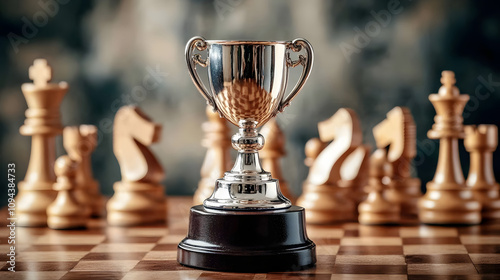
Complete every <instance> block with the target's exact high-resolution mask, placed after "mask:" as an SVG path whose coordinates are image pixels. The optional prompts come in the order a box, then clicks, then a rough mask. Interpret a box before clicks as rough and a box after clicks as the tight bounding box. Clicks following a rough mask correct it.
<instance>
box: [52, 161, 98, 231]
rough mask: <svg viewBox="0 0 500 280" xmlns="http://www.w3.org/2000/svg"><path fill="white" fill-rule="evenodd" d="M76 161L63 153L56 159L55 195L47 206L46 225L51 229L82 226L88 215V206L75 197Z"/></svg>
mask: <svg viewBox="0 0 500 280" xmlns="http://www.w3.org/2000/svg"><path fill="white" fill-rule="evenodd" d="M77 169H78V162H76V161H74V160H72V159H71V158H70V157H69V156H67V155H64V156H61V157H59V158H58V159H57V161H56V163H55V166H54V171H55V173H56V175H57V182H56V183H55V184H54V190H55V191H57V192H58V193H57V197H56V199H55V200H54V202H52V204H50V205H49V206H48V208H47V217H48V219H47V225H48V226H49V227H50V228H52V229H75V228H84V227H86V225H87V222H88V219H89V217H90V212H91V210H90V208H89V207H88V206H87V205H85V204H81V203H79V202H78V200H77V199H76V192H75V191H76V185H77V183H76V172H77Z"/></svg>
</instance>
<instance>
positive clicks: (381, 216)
mask: <svg viewBox="0 0 500 280" xmlns="http://www.w3.org/2000/svg"><path fill="white" fill-rule="evenodd" d="M387 167H388V162H387V157H386V151H385V149H377V150H376V151H375V152H374V153H373V155H372V156H371V157H370V179H369V181H368V186H367V190H368V197H367V198H366V200H365V201H363V202H361V203H360V204H359V206H358V212H359V217H358V220H359V223H360V224H364V225H381V224H393V223H397V222H398V221H399V218H400V216H399V213H400V207H399V204H396V203H392V202H389V201H387V200H386V199H385V197H384V195H383V192H384V189H386V186H387V185H386V184H385V183H384V180H386V179H388V178H387V177H386V174H387Z"/></svg>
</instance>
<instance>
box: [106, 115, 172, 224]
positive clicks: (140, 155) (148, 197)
mask: <svg viewBox="0 0 500 280" xmlns="http://www.w3.org/2000/svg"><path fill="white" fill-rule="evenodd" d="M160 135H161V125H160V124H157V123H154V122H153V121H151V120H150V119H149V118H148V117H147V116H146V115H145V114H144V113H143V112H142V111H141V110H140V109H139V108H137V107H134V106H124V107H122V108H120V110H118V112H117V113H116V116H115V121H114V124H113V151H114V154H115V156H116V158H117V160H118V163H119V164H120V171H121V175H122V180H121V181H119V182H116V183H115V184H114V185H113V189H114V191H115V193H114V195H113V196H112V197H111V198H110V199H109V201H108V203H107V204H106V209H107V212H108V216H107V220H108V224H110V225H113V226H134V225H141V224H148V223H156V222H162V221H165V219H166V215H167V201H166V197H165V191H164V188H163V186H162V185H161V184H160V182H161V180H162V179H163V177H164V176H165V172H164V171H163V168H162V167H161V165H160V163H159V162H158V160H157V159H156V157H155V156H154V155H153V153H152V152H151V151H150V150H149V148H148V146H149V145H151V144H153V143H155V142H158V141H159V140H160Z"/></svg>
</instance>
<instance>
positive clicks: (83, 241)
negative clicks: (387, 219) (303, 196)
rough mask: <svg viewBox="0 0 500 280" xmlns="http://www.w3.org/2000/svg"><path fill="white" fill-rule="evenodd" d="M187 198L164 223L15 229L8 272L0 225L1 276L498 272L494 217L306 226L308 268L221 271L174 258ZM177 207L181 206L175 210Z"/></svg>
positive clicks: (451, 275) (499, 236)
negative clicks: (466, 222) (311, 248)
mask: <svg viewBox="0 0 500 280" xmlns="http://www.w3.org/2000/svg"><path fill="white" fill-rule="evenodd" d="M190 201H191V200H190V198H171V199H170V201H169V205H170V207H172V208H171V209H170V212H169V213H170V216H169V221H168V226H165V225H151V226H141V227H131V228H127V227H107V226H106V223H105V222H104V221H103V220H102V219H101V220H95V221H93V222H92V223H91V226H90V227H89V229H87V230H82V231H79V230H67V231H56V230H51V229H47V228H18V229H17V232H16V234H17V236H16V238H17V240H16V245H17V251H16V253H17V255H16V272H15V273H13V272H9V271H7V268H8V264H6V261H7V256H6V253H7V252H8V250H9V246H8V245H7V239H6V236H7V235H8V234H9V232H8V231H7V230H5V229H3V228H0V234H1V235H0V240H1V241H2V243H1V245H0V259H1V260H2V261H3V266H2V267H1V269H0V279H51V280H52V279H125V280H131V279H141V280H142V279H162V280H165V279H238V280H244V279H257V280H258V279H328V280H330V279H500V221H493V222H490V223H486V224H482V225H478V226H471V227H438V226H426V225H419V224H418V223H413V224H409V225H405V226H364V225H359V224H357V223H345V224H336V225H331V226H308V228H307V230H308V235H309V237H310V238H311V239H312V240H313V241H314V242H315V243H316V246H317V247H316V248H317V250H316V252H317V264H316V266H315V267H313V268H310V269H307V270H304V271H294V272H281V273H269V274H252V273H248V274H247V273H222V272H214V271H203V270H196V269H192V268H188V267H185V266H182V265H180V264H179V263H178V262H177V260H176V258H177V244H178V243H179V242H180V241H181V240H182V239H183V238H184V237H185V234H186V232H187V219H188V213H189V207H190V206H191V205H190ZM179 209H182V211H181V210H179Z"/></svg>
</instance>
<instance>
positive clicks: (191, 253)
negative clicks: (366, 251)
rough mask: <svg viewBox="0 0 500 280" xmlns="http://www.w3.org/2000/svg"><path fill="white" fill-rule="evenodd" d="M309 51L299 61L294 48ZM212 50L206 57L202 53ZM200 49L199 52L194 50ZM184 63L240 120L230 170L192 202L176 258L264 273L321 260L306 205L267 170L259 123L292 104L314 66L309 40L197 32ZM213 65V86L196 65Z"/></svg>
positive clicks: (216, 103)
mask: <svg viewBox="0 0 500 280" xmlns="http://www.w3.org/2000/svg"><path fill="white" fill-rule="evenodd" d="M302 49H304V50H305V55H299V57H298V60H295V61H294V60H292V59H291V58H290V53H291V52H300V51H301V50H302ZM203 51H206V52H207V53H208V54H207V59H206V60H205V59H202V56H201V54H200V53H199V52H203ZM195 52H197V53H195ZM186 62H187V65H188V69H189V73H190V74H191V77H192V79H193V82H194V84H195V85H196V87H197V88H198V90H199V91H200V93H201V94H202V95H203V97H204V98H205V99H206V100H207V103H208V104H209V105H211V106H212V107H213V108H214V110H215V111H217V112H219V114H220V115H221V116H222V117H224V118H226V119H227V120H228V121H229V122H231V123H232V124H234V125H236V126H238V127H239V132H238V133H236V134H235V135H234V136H233V137H232V138H231V142H232V146H233V148H235V149H236V150H238V156H237V159H236V162H235V164H234V167H233V168H232V170H231V171H229V172H226V173H225V175H224V177H223V178H221V179H218V180H216V182H215V189H214V192H213V193H212V195H211V196H210V197H209V198H207V199H206V200H205V201H204V202H203V205H197V206H194V207H192V208H191V213H190V220H189V231H188V235H187V237H186V238H185V239H184V240H183V241H182V242H181V243H180V244H179V246H178V254H177V259H178V261H179V262H180V263H181V264H183V265H186V266H191V267H197V268H201V269H208V270H220V271H238V272H258V271H285V270H300V269H303V268H306V267H310V266H312V265H314V264H315V262H316V253H315V247H316V246H315V244H314V243H313V242H312V241H311V240H310V239H309V238H308V237H307V234H306V228H305V221H304V217H305V215H304V209H303V208H302V207H298V206H293V205H292V204H291V202H290V201H289V200H288V199H287V198H285V197H284V196H283V194H282V193H281V191H280V188H279V183H278V180H276V179H273V178H272V177H271V174H270V173H269V172H266V171H264V170H263V169H262V167H261V164H260V160H259V154H258V151H259V150H260V149H262V148H263V146H264V137H263V136H262V135H260V134H259V133H258V132H257V128H258V127H260V126H262V125H264V124H265V123H266V122H267V121H268V120H269V119H271V118H273V117H275V116H276V114H277V113H278V112H283V109H284V108H285V107H286V106H288V105H289V103H290V101H291V100H292V99H293V98H294V97H295V96H296V94H297V93H298V92H299V91H300V90H301V89H302V87H303V86H304V84H305V82H306V80H307V78H308V77H309V73H310V72H311V69H312V65H313V50H312V47H311V45H310V44H309V42H307V41H306V40H304V39H296V40H294V41H291V42H264V41H261V42H257V41H207V40H205V39H204V38H202V37H194V38H192V39H191V40H190V41H189V42H188V43H187V46H186ZM197 65H200V66H202V67H206V68H208V79H209V83H210V89H211V90H210V91H209V90H208V89H207V88H205V86H204V85H203V83H202V82H201V79H200V77H199V76H198V74H197V72H196V66H197ZM298 65H301V66H302V67H303V70H302V75H301V77H300V80H299V81H298V82H297V84H296V85H295V87H294V88H293V89H292V91H291V92H290V94H289V95H288V96H286V97H285V90H286V84H287V79H288V69H289V68H292V67H296V66H298Z"/></svg>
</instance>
